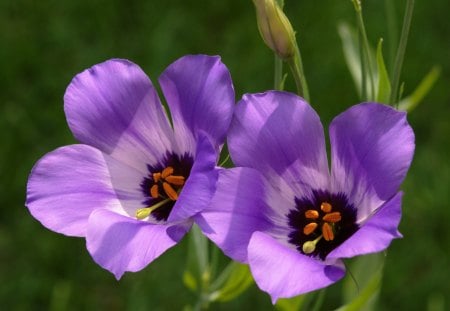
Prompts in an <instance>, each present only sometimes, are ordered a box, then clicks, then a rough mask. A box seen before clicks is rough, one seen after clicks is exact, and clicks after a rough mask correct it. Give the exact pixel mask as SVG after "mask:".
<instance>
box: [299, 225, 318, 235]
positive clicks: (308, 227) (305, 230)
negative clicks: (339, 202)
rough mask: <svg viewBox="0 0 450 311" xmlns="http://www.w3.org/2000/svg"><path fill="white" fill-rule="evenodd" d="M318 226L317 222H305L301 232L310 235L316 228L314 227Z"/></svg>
mask: <svg viewBox="0 0 450 311" xmlns="http://www.w3.org/2000/svg"><path fill="white" fill-rule="evenodd" d="M318 226H319V225H318V224H317V223H315V222H311V223H309V224H307V225H306V226H305V227H304V228H303V233H304V234H305V235H310V234H311V233H313V232H314V230H316V228H317V227H318Z"/></svg>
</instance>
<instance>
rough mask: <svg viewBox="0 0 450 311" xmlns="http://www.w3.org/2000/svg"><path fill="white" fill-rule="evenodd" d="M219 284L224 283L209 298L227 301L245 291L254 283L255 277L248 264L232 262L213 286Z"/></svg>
mask: <svg viewBox="0 0 450 311" xmlns="http://www.w3.org/2000/svg"><path fill="white" fill-rule="evenodd" d="M217 284H223V286H221V288H220V289H217V290H216V291H214V292H212V293H211V294H210V298H209V300H210V301H220V302H225V301H229V300H231V299H233V298H235V297H237V296H239V295H240V294H241V293H242V292H244V291H245V290H246V289H247V288H248V287H249V286H250V285H251V284H253V278H252V275H251V273H250V269H249V267H248V266H247V265H244V264H240V263H237V262H231V263H230V265H229V266H228V267H227V268H226V269H225V270H224V272H223V273H222V275H220V276H219V277H218V279H217V282H214V283H213V285H212V286H211V287H212V288H215V287H217Z"/></svg>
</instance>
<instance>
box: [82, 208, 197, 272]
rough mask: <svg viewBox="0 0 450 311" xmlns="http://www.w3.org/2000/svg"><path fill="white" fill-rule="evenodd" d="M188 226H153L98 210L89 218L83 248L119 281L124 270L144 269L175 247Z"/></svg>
mask: <svg viewBox="0 0 450 311" xmlns="http://www.w3.org/2000/svg"><path fill="white" fill-rule="evenodd" d="M190 226H191V223H183V224H179V225H174V226H167V225H155V224H150V223H148V222H145V221H139V220H135V219H132V218H128V217H125V216H122V215H119V214H116V213H114V212H111V211H108V210H105V209H98V210H95V211H94V212H93V213H92V214H91V216H90V217H89V225H88V230H87V236H86V246H87V249H88V251H89V253H90V254H91V255H92V257H93V258H94V260H95V262H97V263H98V264H99V265H100V266H102V267H103V268H105V269H107V270H109V271H111V272H112V273H113V274H114V275H115V276H116V278H117V279H120V278H121V276H122V275H123V274H124V273H125V272H127V271H130V272H136V271H139V270H141V269H143V268H145V267H146V266H147V265H148V264H149V263H151V262H152V261H153V260H154V259H156V258H157V257H159V256H160V255H161V254H162V253H164V252H165V251H166V250H167V249H169V248H170V247H172V246H174V245H175V244H176V243H177V242H178V241H179V240H180V239H181V238H182V237H183V236H184V235H185V234H186V232H187V231H188V230H189V228H190Z"/></svg>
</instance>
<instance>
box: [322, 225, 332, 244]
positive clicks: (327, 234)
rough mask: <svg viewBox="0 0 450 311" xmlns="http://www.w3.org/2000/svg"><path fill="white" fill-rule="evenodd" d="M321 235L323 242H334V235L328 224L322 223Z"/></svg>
mask: <svg viewBox="0 0 450 311" xmlns="http://www.w3.org/2000/svg"><path fill="white" fill-rule="evenodd" d="M322 234H323V238H324V239H325V241H333V240H334V233H333V228H331V226H330V225H329V224H328V223H324V224H323V225H322Z"/></svg>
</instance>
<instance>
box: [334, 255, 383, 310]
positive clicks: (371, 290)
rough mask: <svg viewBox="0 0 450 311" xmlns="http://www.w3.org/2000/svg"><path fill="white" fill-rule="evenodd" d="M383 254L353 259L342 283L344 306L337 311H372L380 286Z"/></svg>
mask: <svg viewBox="0 0 450 311" xmlns="http://www.w3.org/2000/svg"><path fill="white" fill-rule="evenodd" d="M384 257H385V255H384V253H378V254H371V255H366V256H362V257H358V258H355V259H354V260H353V261H352V263H351V264H350V265H349V267H348V271H349V275H350V276H351V277H347V278H346V279H345V280H344V282H343V301H344V302H345V303H346V304H345V305H344V306H342V307H340V308H339V309H337V311H360V310H365V311H369V310H373V309H374V307H375V303H376V300H377V298H378V294H379V291H380V286H381V279H382V275H383V264H384Z"/></svg>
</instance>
